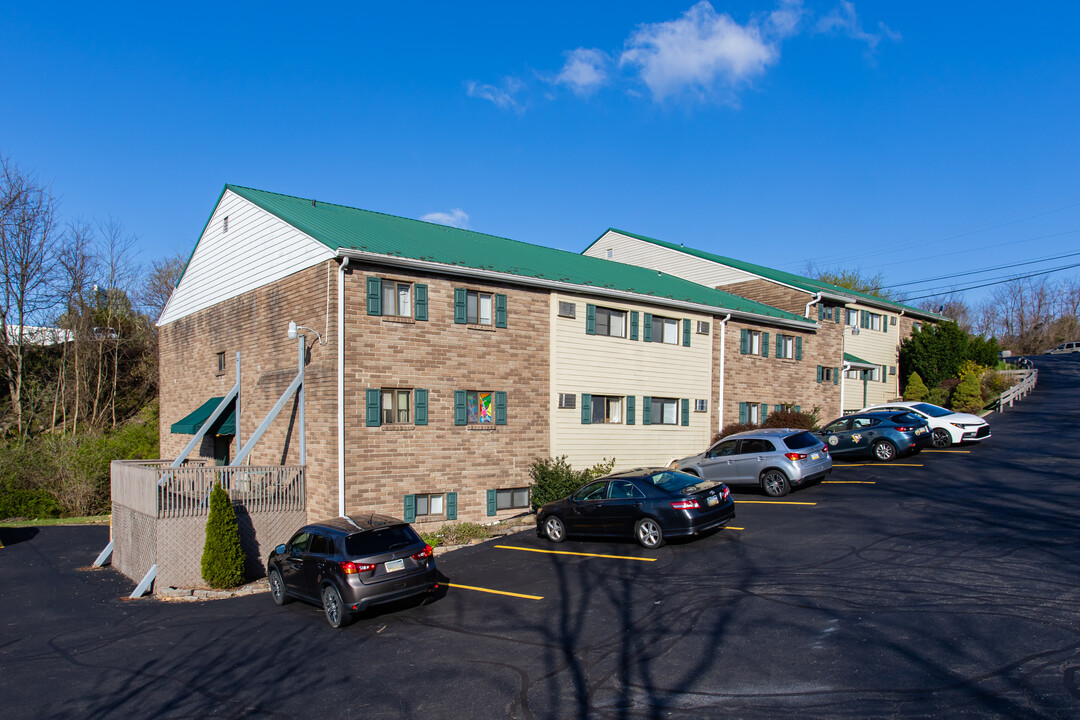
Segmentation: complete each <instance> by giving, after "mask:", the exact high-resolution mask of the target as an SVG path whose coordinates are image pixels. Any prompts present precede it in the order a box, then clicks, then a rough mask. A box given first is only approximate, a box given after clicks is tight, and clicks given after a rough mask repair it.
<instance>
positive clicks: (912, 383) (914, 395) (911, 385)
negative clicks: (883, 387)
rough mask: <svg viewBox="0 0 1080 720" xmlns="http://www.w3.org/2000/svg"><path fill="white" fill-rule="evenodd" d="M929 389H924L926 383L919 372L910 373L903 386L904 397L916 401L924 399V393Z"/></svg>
mask: <svg viewBox="0 0 1080 720" xmlns="http://www.w3.org/2000/svg"><path fill="white" fill-rule="evenodd" d="M928 392H929V390H927V389H926V384H925V383H924V382H923V379H922V378H921V377H919V373H917V372H913V373H911V377H909V378H908V381H907V386H906V387H905V388H904V399H905V400H914V401H916V402H918V401H920V400H925V399H926V393H928Z"/></svg>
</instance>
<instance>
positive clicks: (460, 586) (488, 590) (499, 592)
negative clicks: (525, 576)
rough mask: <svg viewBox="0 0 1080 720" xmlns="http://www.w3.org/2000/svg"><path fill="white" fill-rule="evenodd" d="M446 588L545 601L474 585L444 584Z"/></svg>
mask: <svg viewBox="0 0 1080 720" xmlns="http://www.w3.org/2000/svg"><path fill="white" fill-rule="evenodd" d="M443 585H446V587H452V588H457V589H458V590H475V591H476V592H484V593H491V594H492V595H507V596H509V597H516V598H525V599H526V600H543V599H544V596H543V595H523V594H521V593H512V592H506V591H505V590H491V589H490V588H482V587H473V586H472V585H458V584H457V583H443Z"/></svg>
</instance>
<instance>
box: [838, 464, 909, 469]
mask: <svg viewBox="0 0 1080 720" xmlns="http://www.w3.org/2000/svg"><path fill="white" fill-rule="evenodd" d="M833 467H834V468H843V467H879V468H887V467H924V466H923V465H921V464H917V463H845V464H843V465H833Z"/></svg>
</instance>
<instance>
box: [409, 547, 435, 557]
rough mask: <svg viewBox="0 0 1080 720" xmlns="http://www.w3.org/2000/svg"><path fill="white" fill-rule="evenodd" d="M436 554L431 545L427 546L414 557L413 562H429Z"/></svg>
mask: <svg viewBox="0 0 1080 720" xmlns="http://www.w3.org/2000/svg"><path fill="white" fill-rule="evenodd" d="M433 554H434V551H433V550H432V549H431V546H430V545H425V546H424V549H423V550H421V551H420V552H418V553H415V554H414V555H413V560H427V559H428V558H430V557H431V556H432V555H433Z"/></svg>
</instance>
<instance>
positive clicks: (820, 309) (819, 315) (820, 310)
mask: <svg viewBox="0 0 1080 720" xmlns="http://www.w3.org/2000/svg"><path fill="white" fill-rule="evenodd" d="M824 315H825V308H824V307H822V306H821V303H818V306H817V319H818V322H821V318H822V317H823V316H824Z"/></svg>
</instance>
